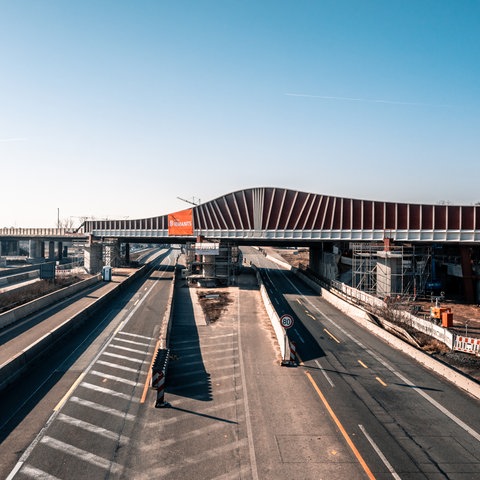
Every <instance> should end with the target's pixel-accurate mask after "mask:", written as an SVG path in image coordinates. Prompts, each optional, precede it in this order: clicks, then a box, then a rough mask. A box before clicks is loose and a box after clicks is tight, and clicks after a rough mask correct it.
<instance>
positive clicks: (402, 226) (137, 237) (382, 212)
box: [0, 187, 480, 302]
mask: <svg viewBox="0 0 480 480" xmlns="http://www.w3.org/2000/svg"><path fill="white" fill-rule="evenodd" d="M2 238H10V239H11V238H30V239H32V242H31V245H32V247H31V248H32V249H33V250H35V247H36V246H37V247H36V249H37V250H38V249H39V248H40V247H38V242H39V241H41V240H42V239H44V240H48V241H50V242H52V241H53V240H54V239H55V238H56V239H57V240H61V239H77V240H78V239H83V240H84V241H86V242H88V246H87V247H86V252H87V255H86V262H87V263H86V266H87V269H88V270H89V271H91V272H92V273H93V272H95V271H99V269H100V268H101V265H102V262H103V263H105V258H103V259H102V247H101V245H102V244H103V245H114V244H115V243H116V244H119V243H120V242H122V243H124V244H126V245H127V248H126V249H125V250H126V257H127V261H128V252H129V248H128V245H129V244H130V243H159V244H161V243H170V244H178V243H188V242H195V241H196V240H197V239H198V238H205V239H214V240H215V241H218V242H229V243H230V244H235V245H259V246H261V245H272V246H274V245H283V246H301V245H303V246H308V247H309V248H310V265H309V266H310V268H312V269H313V270H314V271H315V272H317V273H319V274H321V275H322V276H327V277H332V276H334V275H337V273H338V272H337V271H336V269H335V268H333V269H332V268H330V267H332V262H334V260H332V254H335V253H336V252H339V251H347V250H350V251H351V250H352V245H355V244H357V245H358V244H369V243H370V244H372V243H373V244H374V245H382V244H384V242H387V243H388V245H387V243H386V244H385V245H386V246H385V251H387V252H388V251H390V250H391V247H390V245H391V244H395V245H400V246H405V247H408V248H410V247H411V246H414V247H415V246H419V247H424V248H427V249H434V248H436V249H442V252H441V253H442V255H443V256H444V257H445V258H447V257H448V258H449V259H450V260H448V261H450V262H453V263H450V264H448V265H447V263H448V262H446V263H445V268H448V269H449V274H450V275H454V276H456V277H457V278H461V279H462V281H461V283H463V286H461V287H459V288H460V289H461V290H463V292H462V293H464V294H465V296H466V298H467V299H468V300H469V301H470V302H475V301H476V297H478V296H479V295H478V293H477V289H478V288H477V283H479V282H476V276H477V273H478V272H480V268H478V272H477V267H478V266H479V261H480V206H478V205H421V204H408V203H393V202H382V201H373V200H359V199H349V198H341V197H334V196H328V195H321V194H315V193H307V192H301V191H296V190H291V189H285V188H274V187H259V188H249V189H244V190H239V191H236V192H232V193H228V194H226V195H223V196H221V197H218V198H216V199H214V200H211V201H208V202H205V203H203V204H200V205H195V206H193V207H192V208H188V209H185V210H182V211H179V212H174V213H170V214H167V215H163V216H157V217H150V218H140V219H121V220H88V221H86V222H84V223H83V224H82V225H81V227H80V228H79V229H77V231H64V230H62V231H55V229H51V230H49V231H47V229H3V230H0V239H2ZM35 241H36V242H37V243H35ZM108 248H110V247H108ZM115 248H116V249H117V250H118V251H119V250H120V249H119V248H117V247H115ZM375 248H376V247H375ZM377 250H378V249H377ZM50 252H52V247H51V248H50ZM369 254H370V253H369ZM0 255H1V251H0ZM362 255H363V253H362ZM375 255H376V254H375ZM400 255H402V256H403V257H405V255H404V253H403V251H402V252H401V253H400ZM31 256H33V255H31ZM103 257H105V254H103ZM452 259H453V260H452ZM377 260H378V259H377V257H376V258H375V262H377ZM388 268H390V267H388ZM398 268H401V266H399V267H398ZM332 272H333V273H332ZM362 275H363V272H362ZM433 275H435V272H433ZM432 280H436V279H435V278H432ZM437 283H438V282H437Z"/></svg>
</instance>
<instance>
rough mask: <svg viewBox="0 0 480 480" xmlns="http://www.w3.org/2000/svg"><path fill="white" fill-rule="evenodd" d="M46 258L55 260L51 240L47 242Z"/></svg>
mask: <svg viewBox="0 0 480 480" xmlns="http://www.w3.org/2000/svg"><path fill="white" fill-rule="evenodd" d="M48 259H49V260H55V242H54V241H53V240H50V241H49V242H48Z"/></svg>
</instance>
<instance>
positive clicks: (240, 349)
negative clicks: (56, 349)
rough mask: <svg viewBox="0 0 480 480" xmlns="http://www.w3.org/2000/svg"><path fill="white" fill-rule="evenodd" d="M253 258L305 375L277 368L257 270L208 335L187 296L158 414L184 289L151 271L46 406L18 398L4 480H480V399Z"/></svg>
mask: <svg viewBox="0 0 480 480" xmlns="http://www.w3.org/2000/svg"><path fill="white" fill-rule="evenodd" d="M244 252H245V256H246V258H247V259H248V260H249V261H250V260H251V261H253V262H254V263H255V264H256V265H257V266H258V267H259V269H260V272H261V274H262V276H263V278H264V281H265V284H266V286H267V288H268V289H269V291H270V295H271V297H272V302H273V304H274V305H275V307H276V309H277V311H278V313H279V314H284V313H288V314H290V315H291V316H292V317H293V318H294V325H293V326H292V327H291V328H290V329H289V330H288V334H289V336H290V337H291V339H292V340H294V341H295V342H296V345H297V351H298V354H299V357H300V358H301V360H302V364H301V366H299V367H296V368H295V367H282V366H280V363H281V357H280V350H279V348H278V345H277V343H276V340H275V339H274V333H273V330H272V327H271V325H270V320H269V319H268V317H267V315H266V312H265V308H264V307H263V304H262V301H261V298H260V294H259V291H258V288H257V285H256V278H255V276H254V273H253V271H252V270H251V269H245V271H244V273H243V274H242V275H240V277H239V281H238V286H235V287H229V288H228V289H222V291H223V292H225V293H227V294H228V295H229V297H230V300H231V302H230V304H229V306H228V308H227V309H226V310H225V312H224V313H223V314H222V316H221V317H220V319H219V320H217V321H216V322H211V323H210V322H207V321H206V320H205V317H204V316H203V314H202V311H201V309H200V308H199V304H198V299H197V298H196V291H195V289H188V288H186V287H185V286H183V285H182V283H181V282H180V283H179V284H178V285H177V287H176V300H175V305H174V306H175V309H174V319H173V326H172V331H171V344H170V347H171V351H170V364H169V368H168V375H167V387H166V391H165V400H166V401H167V402H168V403H169V407H167V408H155V403H156V400H157V396H156V395H157V394H156V392H155V391H154V390H152V389H150V388H148V374H149V371H150V362H151V360H152V357H153V354H154V352H155V349H156V339H157V337H158V330H159V328H160V324H161V321H162V318H163V312H164V311H165V307H166V302H167V296H168V287H169V285H170V281H169V280H170V279H171V276H172V272H171V270H169V269H168V268H165V269H164V270H161V271H155V272H153V273H152V275H150V276H149V277H148V278H147V279H145V281H144V282H140V283H139V284H137V285H136V286H135V288H134V289H131V290H129V292H128V294H127V295H126V297H124V298H122V299H118V300H117V301H115V302H113V304H112V305H111V308H110V311H108V312H104V313H103V314H102V315H99V318H98V323H99V325H102V326H101V328H100V329H101V333H98V332H97V333H96V334H95V335H94V339H93V340H92V339H91V338H90V337H89V336H88V335H90V336H92V335H93V334H92V333H89V334H86V337H85V338H87V337H88V338H89V340H84V343H86V344H87V345H84V346H80V345H79V346H77V347H75V348H77V349H80V350H81V352H80V353H78V354H76V355H75V356H74V357H75V358H74V359H70V360H65V354H63V361H62V362H61V363H56V364H55V362H54V359H53V358H52V366H50V367H49V371H50V376H47V379H46V380H45V381H44V382H43V383H40V384H39V385H40V386H38V387H34V388H37V391H35V392H32V391H31V390H32V388H30V390H29V388H28V387H29V386H28V385H23V386H22V387H21V388H22V389H21V390H20V386H19V387H18V388H19V390H18V391H17V392H16V396H15V397H9V398H10V400H9V401H10V403H11V404H14V403H15V402H17V403H18V404H20V403H21V402H22V401H23V400H24V399H28V400H25V401H26V403H29V402H30V403H32V404H31V405H30V407H29V408H27V407H24V410H25V409H26V412H25V411H24V410H22V413H17V414H16V415H17V416H15V415H14V416H13V417H12V415H11V413H10V420H9V421H8V422H7V424H6V425H7V426H4V427H3V430H1V431H2V432H4V433H3V436H2V444H1V445H0V455H1V458H2V460H1V461H2V473H6V476H8V478H15V479H26V478H44V479H51V480H53V479H55V478H61V479H84V478H85V479H87V478H88V479H96V478H110V479H117V478H118V479H147V478H148V479H152V478H168V479H199V480H207V479H216V480H222V479H223V480H226V479H253V480H255V479H260V480H263V479H272V480H273V479H275V480H283V479H292V478H293V479H312V480H313V479H315V480H318V479H322V478H328V479H330V480H335V479H342V480H343V479H345V478H352V479H357V478H377V479H387V478H388V479H390V478H402V479H420V478H422V479H425V478H431V479H437V478H438V479H439V478H443V479H444V478H448V479H467V478H468V479H473V478H477V477H478V472H479V471H480V448H479V447H480V436H479V434H478V432H479V431H480V414H479V411H478V401H477V400H474V399H472V398H470V397H469V396H467V395H465V394H464V393H462V392H461V391H459V390H458V389H456V388H455V387H453V386H452V385H450V384H449V383H448V382H445V381H443V380H441V379H440V378H438V377H437V376H435V375H434V374H432V373H431V372H429V371H427V370H425V369H423V368H421V367H420V366H418V365H417V364H416V363H415V362H413V361H412V360H411V359H410V358H408V357H406V356H404V355H403V354H402V353H401V352H398V351H396V350H392V349H391V348H390V347H389V346H387V345H386V344H384V343H383V342H381V341H380V340H378V339H377V338H376V337H374V336H372V335H371V334H370V333H369V332H367V331H366V330H364V329H362V328H360V327H358V326H357V325H356V324H355V323H354V322H353V321H352V320H351V319H349V318H348V317H346V316H345V315H344V314H342V313H340V312H338V311H337V310H335V309H334V308H333V307H331V306H330V305H329V304H327V303H326V302H324V301H323V300H322V298H320V297H319V296H317V295H315V294H313V293H312V292H311V291H310V290H309V289H308V287H306V286H305V285H304V284H302V283H301V282H299V281H298V279H296V278H295V276H294V275H293V274H291V273H290V272H288V271H286V270H281V269H279V268H278V267H277V266H276V265H275V264H273V263H272V262H270V261H269V260H268V259H266V258H265V257H264V256H263V255H261V254H259V253H258V252H257V251H256V250H254V249H244ZM78 341H79V342H80V340H78ZM69 348H70V349H72V352H73V351H75V348H74V346H73V345H70V346H69ZM58 356H59V357H62V355H61V354H60V353H59V354H58ZM44 368H45V369H46V368H47V367H46V366H45V367H44ZM40 370H42V371H43V368H42V369H40ZM39 375H40V373H39ZM44 375H45V374H44ZM37 397H38V398H37ZM3 405H4V399H3V398H2V407H3ZM13 410H14V409H13V407H10V410H8V411H9V412H12V411H13ZM3 415H4V414H3V412H2V425H5V423H4V422H3Z"/></svg>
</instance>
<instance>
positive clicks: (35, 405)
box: [0, 250, 178, 478]
mask: <svg viewBox="0 0 480 480" xmlns="http://www.w3.org/2000/svg"><path fill="white" fill-rule="evenodd" d="M177 255H178V251H177V252H176V251H174V250H170V251H165V252H164V253H163V255H162V256H161V257H160V258H162V261H161V265H160V266H158V268H157V269H155V270H153V271H152V272H151V273H150V274H149V275H148V276H147V277H146V278H143V279H139V280H136V281H135V282H134V283H133V284H132V285H131V286H130V287H129V288H128V289H127V290H126V291H124V292H122V294H121V295H119V296H118V297H116V298H114V299H113V300H112V301H110V302H109V304H108V305H107V306H105V307H103V308H102V309H101V310H99V311H98V312H96V314H95V316H94V318H92V319H91V321H90V322H88V323H87V324H86V325H85V326H84V327H82V328H80V329H79V330H77V332H76V334H75V336H73V337H71V338H69V339H68V341H65V342H62V345H61V346H59V347H58V348H56V349H55V350H54V352H53V353H52V354H51V355H50V356H49V357H48V358H46V359H43V360H42V361H41V362H37V363H38V364H36V365H35V366H34V367H32V368H31V370H30V371H29V374H28V376H27V377H26V378H25V379H24V380H23V381H21V382H16V383H15V384H14V385H13V386H12V387H10V388H9V389H8V390H6V391H5V392H3V393H2V394H1V397H0V400H1V404H2V411H1V423H0V441H1V443H0V459H1V460H0V461H1V465H0V478H7V476H8V475H9V472H11V471H12V470H13V469H14V468H15V465H16V464H17V468H18V463H17V462H18V460H19V459H20V457H21V454H22V453H23V455H27V454H29V452H30V451H31V450H34V449H33V446H34V445H35V444H36V442H37V443H38V439H39V438H40V437H39V435H41V434H42V431H43V429H45V428H46V425H49V424H50V423H52V422H53V419H54V418H56V419H57V418H58V415H57V412H58V411H59V409H60V407H61V405H62V399H64V398H65V395H68V393H69V391H71V389H72V388H73V386H75V385H77V384H78V383H79V379H81V378H83V376H84V375H85V372H86V370H87V369H88V367H89V365H91V364H92V362H93V361H94V359H95V358H97V357H98V355H99V352H101V351H102V350H105V348H106V345H109V346H110V345H112V344H113V343H114V342H117V344H118V346H117V347H116V348H117V350H116V351H117V353H119V354H121V353H122V351H123V353H125V352H126V355H129V353H128V352H129V351H128V350H124V349H125V348H128V345H129V343H130V342H132V341H133V342H135V338H141V337H142V336H143V337H145V339H143V340H142V341H141V342H140V343H143V344H145V345H144V346H142V347H141V348H142V349H143V353H142V354H141V355H140V356H139V365H138V366H136V367H135V366H130V368H134V369H135V368H137V369H138V370H139V372H138V373H136V374H134V376H133V378H134V379H135V380H132V381H135V382H138V383H139V384H141V389H142V390H143V388H144V385H143V382H144V380H145V378H142V377H141V376H140V371H142V372H143V373H142V375H143V374H144V372H146V371H148V365H149V362H150V361H151V358H152V354H153V351H154V348H155V345H156V339H157V335H158V330H159V328H160V324H161V320H162V314H163V311H164V310H165V305H166V303H167V300H168V297H169V292H170V284H171V279H172V278H173V264H174V262H175V258H176V256H177ZM157 264H158V261H157ZM105 286H106V285H105ZM92 296H95V292H94V293H92V292H91V291H90V292H88V291H87V292H84V298H83V299H80V300H78V299H76V300H72V301H71V302H69V305H67V306H64V308H63V309H60V311H55V312H50V315H49V316H47V318H46V319H43V321H41V322H39V321H35V322H33V323H29V327H30V328H29V330H27V331H26V332H25V331H22V332H21V333H19V336H18V338H19V339H20V338H21V337H23V336H24V335H25V334H28V335H29V336H30V337H31V338H35V335H37V336H41V335H42V332H43V331H44V329H45V325H44V324H48V323H49V322H51V321H52V319H53V318H54V317H58V316H60V317H61V316H62V312H63V320H65V319H67V318H68V317H69V316H70V315H71V314H72V308H77V309H81V308H84V304H83V302H85V301H88V298H89V297H90V300H91V297H92ZM152 299H154V300H152ZM75 302H80V304H77V306H76V307H74V306H73V305H74V304H75ZM152 302H153V303H152ZM57 321H59V320H57ZM47 328H50V327H47ZM121 328H123V332H122V333H119V329H121ZM22 330H24V329H22ZM4 334H5V336H7V337H8V340H9V342H8V344H9V345H10V347H9V348H10V349H12V348H14V345H15V338H12V330H11V329H9V330H8V331H5V332H4ZM137 335H138V336H139V337H136V336H137ZM134 344H135V343H132V345H134ZM17 347H18V348H23V347H24V345H23V341H22V342H19V343H18V344H17ZM2 348H3V347H2ZM113 352H115V350H113ZM113 352H112V353H113ZM106 358H108V356H107V355H106ZM111 358H113V359H115V358H116V357H115V356H112V357H111ZM107 363H108V362H107ZM113 363H114V360H113ZM105 367H107V365H104V368H105ZM141 367H142V368H141ZM128 385H129V386H130V388H131V387H132V386H131V385H130V384H128ZM124 387H125V386H123V388H124ZM91 394H92V397H93V398H95V396H96V395H98V392H96V391H92V392H91ZM91 401H94V400H91ZM122 410H123V409H122ZM124 415H126V412H125V414H124ZM61 418H64V419H65V418H66V417H61ZM80 418H81V417H80ZM119 422H120V425H121V424H122V422H123V421H122V420H121V418H120V419H119ZM69 435H70V434H69ZM70 437H71V435H70ZM75 437H77V435H75ZM101 443H103V442H99V444H101ZM56 453H57V454H58V452H55V449H53V451H52V452H50V454H49V455H47V456H46V458H48V459H49V461H52V462H56V461H57V460H58V457H57V455H56ZM34 478H36V476H35V475H34ZM65 478H67V477H65ZM69 478H75V477H72V476H70V477H69ZM85 478H97V477H96V476H95V475H94V476H90V477H85Z"/></svg>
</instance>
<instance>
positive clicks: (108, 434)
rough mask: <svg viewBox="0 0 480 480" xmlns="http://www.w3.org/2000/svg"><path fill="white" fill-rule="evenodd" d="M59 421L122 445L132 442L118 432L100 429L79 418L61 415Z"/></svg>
mask: <svg viewBox="0 0 480 480" xmlns="http://www.w3.org/2000/svg"><path fill="white" fill-rule="evenodd" d="M58 419H59V420H60V421H62V422H65V423H68V424H69V425H73V426H74V427H77V428H81V429H82V430H86V431H87V432H91V433H95V434H96V435H100V436H102V437H105V438H108V439H110V440H115V441H119V442H120V444H121V445H127V444H128V442H129V440H130V439H129V438H128V437H126V436H124V435H119V434H118V433H116V432H112V431H111V430H107V429H106V428H102V427H98V426H97V425H94V424H93V423H89V422H85V421H84V420H79V419H78V418H73V417H71V416H69V415H65V414H64V413H60V414H59V415H58Z"/></svg>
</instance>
